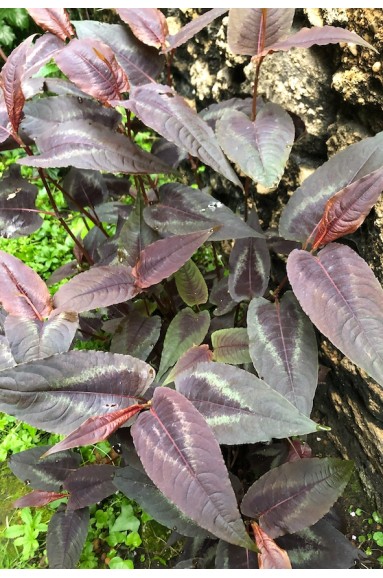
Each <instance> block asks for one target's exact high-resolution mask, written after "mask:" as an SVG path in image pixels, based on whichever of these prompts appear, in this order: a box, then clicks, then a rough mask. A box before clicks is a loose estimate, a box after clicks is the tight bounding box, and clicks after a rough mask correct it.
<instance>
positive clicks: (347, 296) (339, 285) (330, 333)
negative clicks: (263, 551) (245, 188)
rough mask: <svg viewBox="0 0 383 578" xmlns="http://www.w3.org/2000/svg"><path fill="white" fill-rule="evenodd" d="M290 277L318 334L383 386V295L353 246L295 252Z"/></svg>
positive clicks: (330, 246)
mask: <svg viewBox="0 0 383 578" xmlns="http://www.w3.org/2000/svg"><path fill="white" fill-rule="evenodd" d="M287 274H288V277H289V280H290V283H291V285H292V287H293V290H294V293H295V295H296V296H297V298H298V301H299V303H300V304H301V306H302V309H303V311H304V312H305V313H306V314H307V315H308V316H309V317H310V319H311V321H312V322H313V323H314V325H316V327H317V328H318V329H319V331H321V332H322V333H323V334H324V335H325V336H326V337H328V339H330V341H332V342H333V344H334V345H335V346H336V347H338V349H340V350H341V351H342V353H344V354H345V355H347V357H349V358H350V359H351V361H352V362H353V363H356V364H357V365H359V366H360V367H361V368H362V369H364V370H365V371H366V372H367V373H368V374H369V375H370V376H371V377H373V378H374V379H375V380H376V381H377V382H378V383H380V384H381V385H383V353H382V335H383V307H382V303H383V290H382V288H381V286H380V284H379V282H378V280H377V279H376V277H375V276H374V274H373V272H372V271H371V269H370V268H369V266H368V265H367V263H366V262H365V261H364V260H363V259H362V258H361V257H359V255H357V254H356V253H355V252H354V251H353V250H352V249H350V247H347V246H346V245H339V244H338V243H331V244H330V245H327V246H326V247H325V248H324V249H322V250H321V251H320V252H319V253H318V255H317V256H316V257H315V256H314V255H311V254H310V253H308V252H306V251H299V250H298V249H295V250H294V251H293V252H292V253H291V254H290V255H289V258H288V261H287Z"/></svg>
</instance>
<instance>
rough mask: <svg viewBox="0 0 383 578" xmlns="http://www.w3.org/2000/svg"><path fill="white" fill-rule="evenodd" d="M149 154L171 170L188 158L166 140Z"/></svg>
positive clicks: (155, 145)
mask: <svg viewBox="0 0 383 578" xmlns="http://www.w3.org/2000/svg"><path fill="white" fill-rule="evenodd" d="M7 118H8V117H7ZM150 152H151V153H152V155H155V156H156V157H158V158H159V159H161V160H162V161H163V162H164V163H166V164H167V165H169V166H170V167H173V169H177V168H178V167H179V165H180V164H181V162H182V161H184V160H185V159H187V158H188V153H187V151H186V150H185V149H180V148H179V147H178V146H177V145H175V144H173V143H172V142H169V141H168V140H166V138H158V139H156V140H155V141H154V143H153V145H152V148H151V149H150Z"/></svg>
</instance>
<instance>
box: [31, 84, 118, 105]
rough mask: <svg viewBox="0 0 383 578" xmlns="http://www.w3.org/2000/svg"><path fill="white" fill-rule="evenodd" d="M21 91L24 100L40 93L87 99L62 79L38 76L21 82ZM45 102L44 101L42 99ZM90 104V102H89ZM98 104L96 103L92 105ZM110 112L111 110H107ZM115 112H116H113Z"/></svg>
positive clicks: (77, 89)
mask: <svg viewBox="0 0 383 578" xmlns="http://www.w3.org/2000/svg"><path fill="white" fill-rule="evenodd" d="M23 91H24V95H25V98H32V97H33V96H35V95H36V94H39V93H41V92H44V93H48V92H53V93H54V94H57V95H59V96H65V95H71V96H77V97H79V98H85V99H89V97H88V95H87V94H85V92H82V90H80V89H79V88H77V86H75V85H74V84H72V83H71V82H70V81H69V80H65V79H64V78H50V77H48V76H45V77H43V76H38V77H36V78H26V79H25V80H24V81H23ZM44 100H45V99H44ZM90 102H92V101H90ZM93 104H98V103H95V102H94V103H93ZM109 112H112V109H110V110H109ZM114 112H116V111H114Z"/></svg>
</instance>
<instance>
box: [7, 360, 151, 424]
mask: <svg viewBox="0 0 383 578" xmlns="http://www.w3.org/2000/svg"><path fill="white" fill-rule="evenodd" d="M153 378H154V370H153V369H152V368H151V367H150V366H149V365H147V364H146V363H144V362H143V361H140V360H139V359H135V358H134V357H130V356H129V355H118V354H116V353H106V352H104V351H69V352H68V353H62V354H61V355H53V356H52V357H48V358H47V359H43V360H41V361H40V360H39V361H31V362H28V363H23V364H21V365H18V366H16V367H14V368H12V369H6V370H4V371H2V372H1V373H0V411H2V412H4V413H8V414H10V415H14V416H15V417H17V418H18V419H21V420H22V421H25V422H27V423H29V424H31V425H33V426H35V427H38V428H40V429H44V430H46V431H50V432H55V433H59V434H68V433H70V432H72V431H73V430H74V429H76V428H77V427H79V426H80V425H81V424H82V423H83V422H84V420H86V419H87V418H88V417H92V416H94V415H107V414H109V413H112V412H115V411H117V410H119V409H123V408H126V407H130V406H131V405H134V404H135V403H137V401H138V400H139V398H140V397H141V396H142V395H143V394H144V392H145V391H146V389H147V388H148V387H149V385H150V384H151V383H152V381H153Z"/></svg>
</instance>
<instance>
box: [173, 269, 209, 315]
mask: <svg viewBox="0 0 383 578" xmlns="http://www.w3.org/2000/svg"><path fill="white" fill-rule="evenodd" d="M174 280H175V282H176V287H177V291H178V293H179V295H180V297H181V299H182V301H183V302H184V303H186V305H189V307H193V306H194V305H201V304H202V303H206V301H207V299H208V297H209V291H208V288H207V285H206V282H205V279H204V278H203V275H202V273H201V272H200V270H199V269H198V267H197V265H196V264H195V263H194V261H192V260H191V259H189V261H186V263H185V265H183V266H182V267H181V269H179V270H178V271H177V272H176V274H175V275H174Z"/></svg>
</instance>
